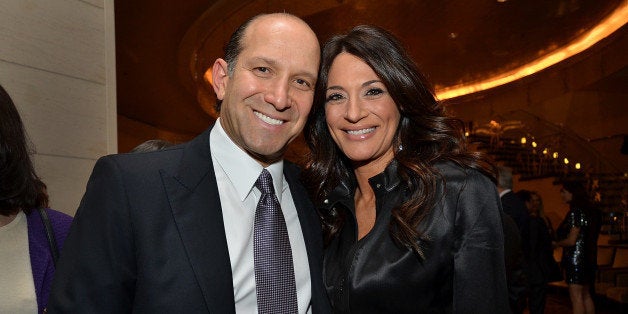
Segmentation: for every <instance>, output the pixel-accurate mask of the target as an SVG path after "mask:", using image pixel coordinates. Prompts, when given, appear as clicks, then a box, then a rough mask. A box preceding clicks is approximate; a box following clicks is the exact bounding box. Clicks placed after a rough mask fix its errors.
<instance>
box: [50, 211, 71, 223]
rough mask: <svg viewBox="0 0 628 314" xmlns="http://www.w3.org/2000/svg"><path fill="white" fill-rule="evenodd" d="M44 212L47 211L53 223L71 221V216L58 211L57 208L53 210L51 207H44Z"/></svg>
mask: <svg viewBox="0 0 628 314" xmlns="http://www.w3.org/2000/svg"><path fill="white" fill-rule="evenodd" d="M46 212H47V213H48V217H50V221H51V222H52V223H53V224H60V225H68V226H69V225H70V224H71V223H72V219H73V218H72V216H70V215H68V214H66V213H63V212H60V211H58V210H54V209H52V208H46Z"/></svg>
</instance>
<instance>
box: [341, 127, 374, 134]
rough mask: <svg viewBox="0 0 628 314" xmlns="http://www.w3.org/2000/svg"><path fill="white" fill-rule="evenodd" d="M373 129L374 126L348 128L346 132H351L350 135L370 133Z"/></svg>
mask: <svg viewBox="0 0 628 314" xmlns="http://www.w3.org/2000/svg"><path fill="white" fill-rule="evenodd" d="M373 131H375V128H368V129H362V130H353V131H352V130H349V131H347V133H349V134H351V135H360V134H366V133H371V132H373Z"/></svg>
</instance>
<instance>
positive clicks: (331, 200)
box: [323, 159, 400, 208]
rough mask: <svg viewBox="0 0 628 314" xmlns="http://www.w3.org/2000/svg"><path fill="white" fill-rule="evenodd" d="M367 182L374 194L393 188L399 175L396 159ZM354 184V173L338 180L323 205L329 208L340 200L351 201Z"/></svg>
mask: <svg viewBox="0 0 628 314" xmlns="http://www.w3.org/2000/svg"><path fill="white" fill-rule="evenodd" d="M369 183H370V185H371V187H372V188H373V191H375V194H376V196H379V195H378V194H379V193H388V192H391V191H392V190H393V189H395V188H396V187H397V186H398V185H399V183H400V180H399V176H398V175H397V161H396V160H395V159H393V160H392V161H391V162H390V164H388V166H387V167H386V169H384V172H382V173H380V174H378V175H376V176H374V177H371V178H369ZM356 186H357V180H356V178H355V175H354V174H353V173H351V176H350V177H349V180H346V181H342V182H340V184H338V185H337V186H336V187H335V188H334V189H333V190H332V191H331V192H330V193H329V196H328V197H327V198H326V199H325V201H324V204H323V207H324V208H330V207H332V206H333V205H334V204H336V203H337V202H342V201H350V202H353V197H351V196H352V195H353V194H354V193H355V189H356ZM347 205H348V204H347ZM347 207H348V208H353V205H352V204H351V206H347Z"/></svg>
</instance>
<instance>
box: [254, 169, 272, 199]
mask: <svg viewBox="0 0 628 314" xmlns="http://www.w3.org/2000/svg"><path fill="white" fill-rule="evenodd" d="M255 187H256V188H258V189H259V190H260V191H262V194H275V188H274V187H273V177H272V176H271V175H270V172H268V170H266V169H264V170H262V174H260V175H259V177H258V178H257V181H255Z"/></svg>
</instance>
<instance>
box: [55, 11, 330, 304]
mask: <svg viewBox="0 0 628 314" xmlns="http://www.w3.org/2000/svg"><path fill="white" fill-rule="evenodd" d="M319 60H320V47H319V44H318V39H317V38H316V35H315V34H314V32H313V31H312V30H311V29H310V27H309V26H308V25H307V24H306V23H305V22H304V21H302V20H301V19H299V18H297V17H295V16H293V15H289V14H284V13H277V14H267V15H259V16H257V17H254V18H253V19H250V20H249V21H247V22H245V23H244V24H243V25H242V26H240V28H238V29H237V30H236V31H235V33H234V34H233V35H232V37H231V39H230V41H229V43H228V44H227V46H226V49H225V58H224V59H222V58H219V59H217V60H216V61H215V63H214V65H213V67H212V69H211V71H212V77H213V80H214V81H213V83H214V84H213V88H214V90H215V92H216V95H217V98H218V104H219V107H220V117H219V118H218V120H217V121H216V124H215V125H213V126H212V127H210V128H209V129H207V130H206V131H205V132H203V133H202V134H201V135H199V136H198V137H196V138H195V139H193V140H192V141H191V142H188V143H185V144H182V145H178V146H176V147H173V148H169V149H165V150H160V151H155V152H152V153H149V154H120V155H113V156H106V157H103V158H101V159H100V160H99V161H98V162H97V164H96V166H95V167H94V171H93V173H92V176H91V178H90V180H89V183H88V185H87V190H86V193H85V196H84V197H83V200H82V202H81V206H80V207H79V209H78V211H77V214H76V220H75V224H74V225H73V227H72V230H71V232H70V234H69V236H68V240H67V244H66V251H65V252H64V255H63V256H62V258H61V260H60V263H59V271H58V273H57V276H56V277H55V282H54V284H53V291H52V299H51V306H50V310H51V311H50V312H59V313H128V312H138V313H150V312H154V313H235V312H238V313H256V312H259V313H296V312H298V313H309V312H310V311H311V312H312V313H327V312H329V304H328V301H327V298H326V295H325V291H324V287H323V285H322V275H321V267H322V249H323V244H322V239H321V228H320V223H319V221H318V217H317V216H316V212H315V210H314V208H313V206H312V204H311V202H310V201H309V199H308V197H307V193H306V191H305V189H304V188H303V187H302V186H301V185H300V183H299V182H298V169H297V167H296V166H295V165H294V164H291V163H289V162H284V161H283V154H284V152H285V150H286V147H287V145H288V144H289V143H290V142H291V141H292V140H293V139H294V138H295V137H297V135H298V134H299V133H300V132H301V130H302V129H303V126H304V125H305V122H306V120H307V115H308V114H309V112H310V108H311V106H312V99H313V95H314V86H315V84H316V79H317V72H318V66H319ZM269 176H270V177H271V178H272V182H268V178H269ZM259 177H262V179H263V180H262V179H258V178H259ZM258 180H262V181H263V184H261V185H260V186H259V187H258V185H257V184H256V182H257V181H258ZM270 187H272V188H274V191H276V193H274V194H275V195H273V193H272V192H268V190H270ZM258 203H259V204H258ZM269 204H270V205H273V206H274V208H272V209H269V210H268V211H263V213H262V214H266V213H267V212H271V213H279V215H280V217H281V218H282V219H283V220H285V223H279V222H277V221H275V223H276V224H275V225H273V226H274V227H276V228H277V229H279V228H280V225H283V226H284V228H282V229H283V231H284V232H282V233H281V235H282V237H281V239H279V237H278V238H277V239H266V240H267V241H278V240H281V241H284V242H282V243H281V245H285V244H286V243H285V241H288V243H287V247H286V246H281V247H280V249H283V250H284V251H282V252H286V251H289V252H290V254H291V256H290V257H286V256H283V257H286V259H285V260H284V259H282V261H284V262H287V263H288V264H286V265H290V266H289V267H290V268H292V269H293V271H292V272H288V271H287V268H285V269H281V272H280V271H273V272H270V273H269V272H265V273H264V272H262V274H261V275H259V276H271V277H272V276H280V277H281V276H283V278H292V279H291V280H289V284H290V285H291V287H292V290H291V292H290V293H291V296H292V297H291V298H288V297H287V294H283V293H280V294H278V295H279V297H278V298H277V299H272V300H271V301H272V302H268V300H269V299H267V297H269V296H268V295H266V294H262V293H260V289H261V290H264V291H265V290H266V289H267V287H268V286H267V285H266V284H274V283H276V282H277V280H275V279H271V280H267V281H263V280H258V269H260V268H261V269H262V271H263V270H265V269H266V270H268V269H270V268H268V267H266V268H264V267H259V266H260V264H262V265H264V264H269V263H272V262H274V261H276V259H274V258H272V257H271V258H267V257H265V256H262V257H261V258H257V256H256V255H257V252H258V249H259V248H262V249H264V248H275V246H274V245H271V244H270V243H267V242H263V241H262V242H261V243H257V242H256V241H254V239H257V238H256V237H257V235H258V230H259V229H258V227H259V228H262V229H264V228H268V227H269V226H268V224H265V223H264V221H262V222H260V223H259V224H258V223H257V214H258V213H260V212H261V211H260V208H261V207H263V208H266V209H268V207H270V205H269ZM278 207H280V208H278ZM273 218H277V219H278V218H279V217H277V216H274V217H273ZM270 233H272V232H269V234H270ZM277 235H278V236H279V234H277ZM258 244H261V245H258ZM272 253H273V254H274V253H276V252H275V251H273V252H272ZM270 270H273V269H270ZM279 288H287V285H284V286H281V287H279ZM270 297H271V298H272V296H270ZM273 302H277V303H273ZM268 306H270V308H267V307H268ZM282 310H283V311H282Z"/></svg>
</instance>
